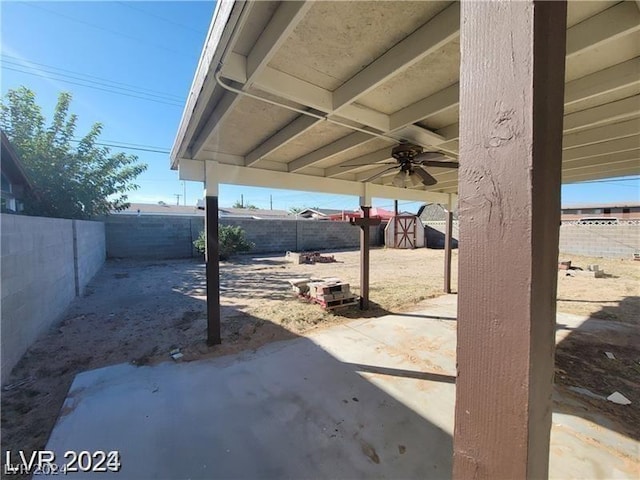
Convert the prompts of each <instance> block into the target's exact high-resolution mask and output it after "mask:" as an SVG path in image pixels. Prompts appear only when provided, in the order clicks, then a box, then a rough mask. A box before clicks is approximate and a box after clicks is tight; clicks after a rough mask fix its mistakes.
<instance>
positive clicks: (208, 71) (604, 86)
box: [171, 1, 640, 204]
mask: <svg viewBox="0 0 640 480" xmlns="http://www.w3.org/2000/svg"><path fill="white" fill-rule="evenodd" d="M459 10H460V8H459V4H458V3H451V2H425V1H420V2H314V1H306V2H304V1H300V2H269V1H260V2H232V1H222V2H218V3H217V6H216V11H215V15H214V20H213V22H212V24H211V28H210V30H209V34H208V39H207V41H206V44H205V47H204V50H203V53H202V56H201V58H200V63H199V65H198V69H197V72H196V75H195V78H194V81H193V85H192V88H191V91H190V94H189V98H188V102H187V104H186V107H185V110H184V114H183V118H182V122H181V124H180V129H179V132H178V135H177V137H176V140H175V144H174V147H173V150H172V154H171V161H172V163H171V166H172V168H174V169H179V171H180V178H181V179H184V180H195V181H205V180H206V178H207V175H209V176H212V177H211V178H212V179H213V178H214V177H213V176H215V179H216V180H217V182H219V183H231V184H243V185H254V186H262V187H273V188H287V189H296V190H310V191H319V192H327V193H340V194H352V195H358V196H361V197H369V196H374V197H383V198H397V199H405V200H416V201H430V202H439V203H443V204H446V203H448V202H449V198H448V196H447V195H446V194H449V193H450V194H455V193H457V171H456V170H453V169H441V168H429V169H428V170H429V171H430V172H431V173H432V174H433V175H434V176H435V177H436V178H437V180H438V183H437V184H436V185H434V186H432V187H424V186H421V187H418V188H414V189H397V188H395V187H393V186H390V185H391V180H392V178H393V175H394V174H395V171H393V172H391V173H390V174H388V175H385V176H383V177H381V178H379V179H376V180H375V181H374V182H370V183H367V184H364V183H362V180H364V179H366V178H368V177H370V176H371V175H373V174H374V173H376V172H378V171H379V170H381V169H382V168H384V167H381V166H379V165H376V163H380V162H388V161H390V160H392V159H391V156H390V153H391V148H392V146H393V145H394V144H395V143H396V142H397V140H401V139H403V140H408V141H411V142H414V143H418V144H420V145H422V146H423V147H425V149H434V150H438V151H441V152H443V153H445V154H446V155H447V156H448V157H449V158H450V159H451V160H456V159H457V154H458V96H459V84H458V79H459V63H460V48H459V22H460V19H459ZM567 16H568V19H567V28H568V30H567V56H566V76H565V81H566V91H565V118H564V142H563V150H564V152H563V168H562V181H563V183H568V182H577V181H583V180H592V179H598V178H604V177H610V176H621V175H631V174H638V173H640V162H639V161H638V159H639V152H640V137H639V133H640V121H639V119H638V116H639V114H640V101H639V98H640V97H639V96H638V94H639V92H640V74H639V73H640V58H639V55H640V31H639V30H640V13H639V11H638V6H637V3H635V2H610V1H593V2H578V1H575V2H569V5H568V15H567ZM235 91H240V92H243V93H240V94H237V93H234V92H235ZM267 102H272V103H267ZM284 106H287V107H290V108H292V109H288V108H285V107H284ZM300 111H305V112H307V114H302V113H300ZM205 162H206V163H207V169H206V173H205ZM358 165H362V166H361V167H359V166H358ZM443 194H445V195H443Z"/></svg>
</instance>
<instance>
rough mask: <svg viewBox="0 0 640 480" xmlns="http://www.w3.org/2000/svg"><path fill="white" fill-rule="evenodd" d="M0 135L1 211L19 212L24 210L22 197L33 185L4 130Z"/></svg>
mask: <svg viewBox="0 0 640 480" xmlns="http://www.w3.org/2000/svg"><path fill="white" fill-rule="evenodd" d="M0 137H2V152H1V157H0V158H2V162H1V165H2V212H8V213H20V212H21V211H22V210H24V197H25V195H26V194H27V193H29V192H30V191H32V190H33V185H32V184H31V181H30V180H29V177H28V176H27V172H26V171H25V169H24V166H23V165H22V162H20V158H19V157H18V154H17V153H16V151H15V150H14V149H13V147H12V146H11V143H10V142H9V139H8V138H7V136H6V135H5V134H4V132H0Z"/></svg>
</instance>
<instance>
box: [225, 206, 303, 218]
mask: <svg viewBox="0 0 640 480" xmlns="http://www.w3.org/2000/svg"><path fill="white" fill-rule="evenodd" d="M218 212H219V213H220V216H221V217H250V218H265V219H267V218H290V217H291V215H290V214H289V212H287V211H286V210H263V209H260V208H225V207H219V208H218Z"/></svg>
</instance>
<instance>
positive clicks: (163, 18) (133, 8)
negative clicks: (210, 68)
mask: <svg viewBox="0 0 640 480" xmlns="http://www.w3.org/2000/svg"><path fill="white" fill-rule="evenodd" d="M116 3H117V4H118V5H121V6H123V7H127V8H130V9H132V10H137V11H138V12H141V13H144V14H145V15H149V16H151V17H155V18H158V19H160V20H162V21H165V22H167V23H170V24H171V25H175V26H177V27H180V28H183V29H185V30H189V31H191V32H193V33H195V34H197V35H199V36H204V35H205V34H206V32H202V31H199V30H196V29H195V28H191V27H189V26H187V25H183V24H182V23H179V22H176V21H174V20H171V19H169V18H166V17H163V16H162V15H158V14H157V13H153V12H149V11H147V10H143V9H141V8H138V7H134V6H133V5H131V4H130V3H125V2H116Z"/></svg>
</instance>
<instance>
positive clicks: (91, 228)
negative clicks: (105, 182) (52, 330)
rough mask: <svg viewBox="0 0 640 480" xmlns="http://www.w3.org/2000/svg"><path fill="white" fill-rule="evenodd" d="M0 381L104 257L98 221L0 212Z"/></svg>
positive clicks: (68, 302) (87, 279) (55, 317)
mask: <svg viewBox="0 0 640 480" xmlns="http://www.w3.org/2000/svg"><path fill="white" fill-rule="evenodd" d="M0 235H1V239H0V241H1V248H0V254H1V255H0V256H1V266H0V270H1V283H0V290H1V298H2V306H1V312H0V313H1V317H0V342H1V348H2V353H1V359H0V363H1V371H0V376H1V382H2V384H4V383H5V380H6V379H7V378H8V376H9V374H10V373H11V370H12V369H13V367H14V366H15V364H16V363H17V362H18V361H19V360H20V358H21V357H22V355H23V354H24V352H25V351H26V350H27V348H29V346H30V345H31V344H32V343H33V342H34V341H35V340H36V339H37V338H38V336H39V335H40V334H42V333H43V332H45V331H46V330H47V329H48V328H49V327H50V326H51V325H53V324H54V323H55V322H56V321H57V320H59V319H60V317H61V316H62V315H63V314H64V312H65V310H66V309H67V307H68V306H69V304H70V303H71V301H72V300H73V299H74V298H75V297H76V295H77V294H79V292H82V290H83V289H84V287H85V286H86V285H87V283H88V282H89V281H90V280H91V278H92V277H93V276H94V275H95V274H96V273H97V272H98V270H100V268H101V267H102V265H103V264H104V261H105V241H104V225H103V224H102V223H100V222H86V221H79V220H66V219H60V218H42V217H27V216H22V215H10V214H0Z"/></svg>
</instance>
